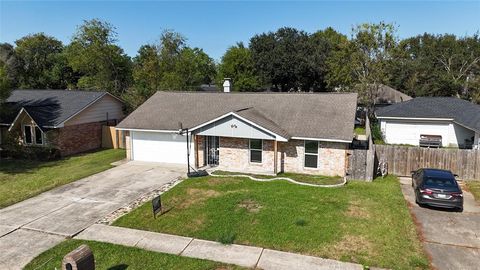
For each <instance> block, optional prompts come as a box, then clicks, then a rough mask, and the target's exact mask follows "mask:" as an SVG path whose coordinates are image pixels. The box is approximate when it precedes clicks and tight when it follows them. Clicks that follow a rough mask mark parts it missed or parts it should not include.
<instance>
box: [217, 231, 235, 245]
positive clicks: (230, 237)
mask: <svg viewBox="0 0 480 270" xmlns="http://www.w3.org/2000/svg"><path fill="white" fill-rule="evenodd" d="M235 238H237V234H236V233H234V232H225V233H222V234H221V235H220V237H219V238H218V242H220V243H222V244H224V245H231V244H233V242H234V241H235Z"/></svg>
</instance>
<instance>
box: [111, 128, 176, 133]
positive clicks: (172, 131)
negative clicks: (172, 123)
mask: <svg viewBox="0 0 480 270" xmlns="http://www.w3.org/2000/svg"><path fill="white" fill-rule="evenodd" d="M115 129H117V130H126V131H143V132H158V133H178V130H160V129H140V128H117V127H116V128H115Z"/></svg>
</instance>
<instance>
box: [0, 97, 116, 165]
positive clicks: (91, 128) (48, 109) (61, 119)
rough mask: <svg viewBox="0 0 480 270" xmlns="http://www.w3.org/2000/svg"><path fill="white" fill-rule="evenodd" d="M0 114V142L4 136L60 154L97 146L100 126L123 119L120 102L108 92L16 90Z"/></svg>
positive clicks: (98, 145) (100, 130) (28, 145)
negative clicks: (49, 148) (51, 148)
mask: <svg viewBox="0 0 480 270" xmlns="http://www.w3.org/2000/svg"><path fill="white" fill-rule="evenodd" d="M6 107H7V112H8V113H4V114H3V115H1V116H0V144H1V143H2V142H3V143H5V141H6V137H7V136H12V137H13V138H15V139H18V141H19V143H20V144H22V145H23V146H25V147H31V146H35V147H53V148H56V149H58V150H59V151H60V154H61V155H62V156H67V155H72V154H76V153H80V152H85V151H88V150H93V149H97V148H100V147H101V145H102V126H103V125H116V124H117V123H118V122H119V121H120V120H122V119H123V102H122V101H121V100H120V99H118V98H116V97H114V96H113V95H111V94H109V93H107V92H96V91H74V90H15V91H13V92H12V94H11V96H10V97H9V98H8V99H7V102H6Z"/></svg>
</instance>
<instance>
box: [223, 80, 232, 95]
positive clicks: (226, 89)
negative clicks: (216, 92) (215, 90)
mask: <svg viewBox="0 0 480 270" xmlns="http://www.w3.org/2000/svg"><path fill="white" fill-rule="evenodd" d="M231 89H232V81H231V79H230V78H225V79H224V82H223V92H225V93H229V92H230V91H231Z"/></svg>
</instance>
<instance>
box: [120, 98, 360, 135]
mask: <svg viewBox="0 0 480 270" xmlns="http://www.w3.org/2000/svg"><path fill="white" fill-rule="evenodd" d="M356 104H357V94H355V93H223V92H219V93H202V92H157V93H156V94H155V95H153V96H152V97H151V98H150V99H148V100H147V101H146V102H145V103H144V104H142V105H141V106H140V107H139V108H137V110H135V111H134V112H133V113H131V114H130V115H129V116H128V117H127V118H125V119H124V120H123V121H122V122H121V123H120V124H119V125H118V126H117V127H118V128H123V129H147V130H177V129H178V122H182V124H183V127H184V128H186V127H188V128H193V127H195V126H198V125H201V124H203V123H205V122H208V121H211V120H213V119H215V118H218V117H220V116H222V115H224V114H227V113H230V112H235V113H237V114H239V115H240V116H241V117H244V118H247V119H248V120H250V121H252V122H255V123H256V124H258V125H260V126H262V127H264V128H267V129H269V130H271V131H272V132H275V133H277V134H278V135H286V134H288V135H289V136H285V137H287V138H289V137H307V138H318V139H330V140H345V141H351V140H352V137H353V126H354V118H355V111H356Z"/></svg>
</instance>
